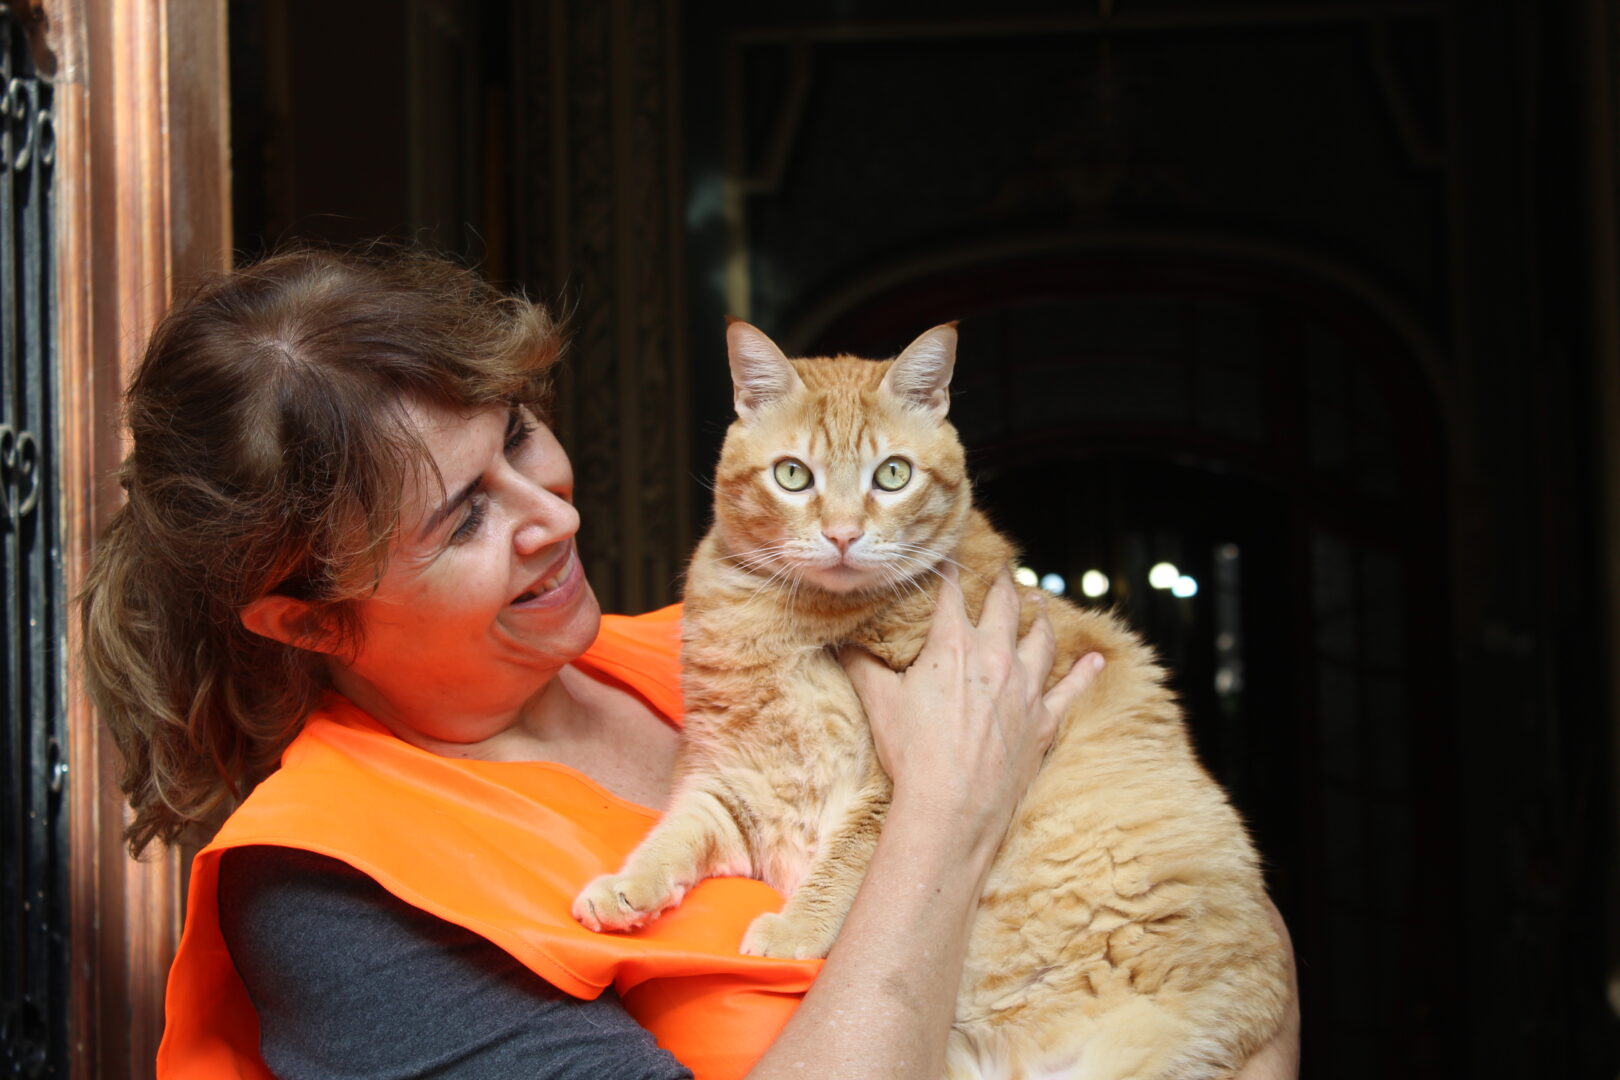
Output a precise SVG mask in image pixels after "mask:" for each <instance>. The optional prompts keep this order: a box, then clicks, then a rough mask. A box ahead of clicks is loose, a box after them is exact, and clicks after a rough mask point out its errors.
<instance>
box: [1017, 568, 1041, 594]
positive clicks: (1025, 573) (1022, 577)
mask: <svg viewBox="0 0 1620 1080" xmlns="http://www.w3.org/2000/svg"><path fill="white" fill-rule="evenodd" d="M1013 580H1014V581H1016V582H1018V584H1020V585H1028V586H1029V587H1030V588H1032V589H1033V588H1034V587H1035V586H1036V584H1038V583H1039V581H1040V578H1038V577H1036V576H1035V571H1033V570H1031V569H1030V568H1029V567H1027V566H1020V567H1019V568H1018V569H1016V570H1014V571H1013Z"/></svg>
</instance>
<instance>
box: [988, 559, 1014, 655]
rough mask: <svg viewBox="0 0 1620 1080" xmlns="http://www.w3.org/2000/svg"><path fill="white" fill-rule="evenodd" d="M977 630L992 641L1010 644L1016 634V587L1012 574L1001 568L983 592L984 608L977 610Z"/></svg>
mask: <svg viewBox="0 0 1620 1080" xmlns="http://www.w3.org/2000/svg"><path fill="white" fill-rule="evenodd" d="M979 632H980V633H981V634H984V635H986V636H988V637H989V638H990V640H992V641H1005V642H1007V643H1008V644H1011V643H1012V642H1013V641H1014V640H1015V639H1016V638H1017V636H1018V589H1017V588H1016V587H1015V586H1014V585H1013V579H1012V574H1010V573H1009V572H1007V571H1006V570H1005V569H1003V570H1002V571H1001V572H1000V573H999V574H997V575H996V580H995V581H993V582H991V583H990V591H989V592H987V593H985V594H984V608H983V609H982V610H981V611H980V612H979Z"/></svg>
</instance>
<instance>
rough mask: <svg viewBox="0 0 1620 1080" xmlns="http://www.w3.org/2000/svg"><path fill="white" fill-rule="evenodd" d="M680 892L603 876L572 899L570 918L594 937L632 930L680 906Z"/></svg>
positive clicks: (623, 877)
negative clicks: (607, 932) (594, 933)
mask: <svg viewBox="0 0 1620 1080" xmlns="http://www.w3.org/2000/svg"><path fill="white" fill-rule="evenodd" d="M682 891H684V890H671V889H670V888H669V887H668V886H667V885H664V884H662V883H660V882H656V881H649V880H647V879H646V878H644V877H638V876H636V875H634V874H603V875H602V876H601V877H599V878H597V879H596V880H595V881H593V882H591V883H590V884H589V885H587V886H585V888H584V890H583V891H582V892H581V893H580V894H579V895H578V896H577V897H575V898H574V918H576V919H578V920H579V921H580V922H581V923H582V924H584V926H585V927H586V928H587V929H590V930H595V931H597V932H598V933H600V932H601V931H604V930H634V929H635V928H636V927H638V926H643V925H645V924H647V923H649V922H651V921H652V920H654V919H656V918H657V917H658V916H659V914H660V913H662V912H663V911H665V910H667V909H669V908H672V907H674V906H675V905H676V904H678V903H680V900H681V892H682Z"/></svg>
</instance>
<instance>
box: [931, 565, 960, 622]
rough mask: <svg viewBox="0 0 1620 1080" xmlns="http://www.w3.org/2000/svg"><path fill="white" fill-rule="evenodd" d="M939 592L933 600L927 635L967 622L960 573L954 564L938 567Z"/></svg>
mask: <svg viewBox="0 0 1620 1080" xmlns="http://www.w3.org/2000/svg"><path fill="white" fill-rule="evenodd" d="M939 578H940V585H939V593H938V596H937V598H936V599H935V601H934V619H933V622H932V623H930V624H929V627H928V636H929V637H933V636H934V635H935V634H940V635H943V634H944V633H945V632H947V631H954V630H956V629H957V628H958V627H960V626H962V625H964V624H965V623H966V622H967V608H966V607H964V606H963V603H962V582H961V573H960V571H958V570H957V569H956V564H955V563H951V562H948V563H946V564H945V565H944V566H942V567H940V569H939Z"/></svg>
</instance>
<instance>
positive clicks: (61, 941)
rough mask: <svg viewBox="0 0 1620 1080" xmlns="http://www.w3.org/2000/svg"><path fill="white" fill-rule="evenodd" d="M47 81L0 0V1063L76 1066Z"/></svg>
mask: <svg viewBox="0 0 1620 1080" xmlns="http://www.w3.org/2000/svg"><path fill="white" fill-rule="evenodd" d="M51 103H52V89H51V84H50V82H49V81H48V80H47V79H45V78H42V77H41V76H40V75H39V74H38V73H37V72H36V71H35V70H34V65H33V61H32V58H31V55H30V52H29V43H28V38H27V35H26V34H25V32H24V29H23V27H22V25H21V24H20V23H19V22H18V20H17V18H16V16H15V14H14V13H13V12H12V11H11V9H10V7H9V6H8V5H5V4H3V3H0V171H3V173H4V175H3V177H0V574H3V575H4V578H5V611H4V620H3V622H0V648H3V651H4V654H5V658H4V660H3V661H0V672H3V673H4V679H5V684H4V686H3V687H0V692H3V693H4V701H5V710H6V712H5V739H4V743H3V749H0V755H3V759H0V785H4V786H3V788H0V828H3V829H4V833H3V851H0V861H3V865H4V891H3V894H0V904H3V905H4V923H3V928H0V934H3V935H4V937H3V938H0V979H3V980H4V987H5V997H4V1001H3V1002H0V1070H3V1072H4V1075H6V1076H27V1077H43V1076H65V1075H66V1074H67V1008H68V983H67V980H68V935H67V926H68V897H67V817H66V804H65V802H64V798H63V795H64V791H63V788H64V786H65V783H66V780H67V753H66V735H65V733H64V731H63V717H64V707H63V673H64V666H65V665H64V658H63V655H62V654H63V641H64V635H63V621H62V620H63V616H64V608H65V603H64V597H63V586H62V574H61V565H62V560H61V540H60V537H61V535H62V529H61V503H60V500H59V498H58V497H57V494H58V492H60V490H61V487H60V484H59V483H58V480H57V475H56V446H57V421H56V418H57V388H56V364H55V351H56V343H55V328H56V292H55V287H54V284H53V283H54V281H55V273H54V260H53V252H52V244H51V233H52V221H53V213H52V211H53V204H54V200H53V197H52V174H53V171H54V170H53V166H54V157H55V129H54V126H53V122H52V114H51Z"/></svg>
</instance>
